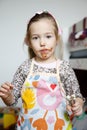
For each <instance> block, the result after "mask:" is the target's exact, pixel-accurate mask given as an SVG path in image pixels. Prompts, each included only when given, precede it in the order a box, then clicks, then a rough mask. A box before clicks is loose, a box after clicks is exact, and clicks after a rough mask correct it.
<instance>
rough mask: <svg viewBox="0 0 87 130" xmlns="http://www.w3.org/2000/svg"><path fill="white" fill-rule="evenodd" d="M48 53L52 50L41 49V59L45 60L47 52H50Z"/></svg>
mask: <svg viewBox="0 0 87 130" xmlns="http://www.w3.org/2000/svg"><path fill="white" fill-rule="evenodd" d="M50 51H52V48H50V49H43V50H41V55H42V57H43V58H46V57H47V54H48V52H50Z"/></svg>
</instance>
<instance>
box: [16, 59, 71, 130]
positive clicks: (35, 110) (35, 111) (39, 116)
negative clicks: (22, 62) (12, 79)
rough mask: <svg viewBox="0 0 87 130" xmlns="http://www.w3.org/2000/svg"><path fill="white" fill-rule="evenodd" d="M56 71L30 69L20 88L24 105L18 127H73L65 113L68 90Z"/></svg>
mask: <svg viewBox="0 0 87 130" xmlns="http://www.w3.org/2000/svg"><path fill="white" fill-rule="evenodd" d="M56 63H57V65H56V66H57V68H56V69H57V73H56V74H54V73H48V72H43V73H42V72H41V73H40V72H33V67H34V61H33V60H32V63H31V67H30V72H29V74H28V76H27V78H26V80H25V82H24V84H23V88H22V91H21V98H22V108H21V111H20V114H19V118H18V122H17V130H72V125H71V122H70V120H69V117H68V114H67V112H66V100H65V97H64V95H65V92H64V91H63V88H62V85H61V82H60V77H59V63H60V61H57V62H56Z"/></svg>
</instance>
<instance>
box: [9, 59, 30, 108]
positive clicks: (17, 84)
mask: <svg viewBox="0 0 87 130" xmlns="http://www.w3.org/2000/svg"><path fill="white" fill-rule="evenodd" d="M29 65H30V63H29V61H28V60H26V61H24V62H23V63H22V64H21V65H20V66H19V68H18V69H17V71H16V73H15V74H14V76H13V80H12V84H13V85H14V88H13V95H14V99H15V102H14V103H13V104H12V105H16V104H17V102H18V98H20V96H21V89H22V86H23V83H24V81H25V79H26V77H27V74H28V73H29Z"/></svg>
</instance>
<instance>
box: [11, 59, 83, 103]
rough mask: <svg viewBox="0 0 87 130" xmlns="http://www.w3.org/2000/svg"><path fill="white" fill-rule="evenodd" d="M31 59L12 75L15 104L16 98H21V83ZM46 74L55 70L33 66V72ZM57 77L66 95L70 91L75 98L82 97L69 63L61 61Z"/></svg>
mask: <svg viewBox="0 0 87 130" xmlns="http://www.w3.org/2000/svg"><path fill="white" fill-rule="evenodd" d="M31 62H32V60H31V59H26V60H25V61H24V62H23V63H22V64H21V65H20V66H19V68H18V69H17V71H16V73H15V74H14V77H13V80H12V84H13V85H14V88H13V94H14V97H15V103H14V104H16V103H17V101H18V98H20V96H21V89H22V86H23V83H24V81H25V79H26V78H27V75H28V73H29V70H30V66H31ZM43 71H45V72H47V71H49V73H51V72H54V73H56V68H55V67H54V68H52V69H51V68H50V67H49V68H46V67H39V66H38V65H37V64H35V65H34V68H33V72H43ZM59 76H60V80H61V83H62V85H63V87H64V90H65V92H66V95H71V93H72V91H73V92H74V93H75V95H76V97H82V94H81V93H80V88H79V84H78V81H77V78H76V75H75V73H74V71H73V69H72V68H71V66H70V64H69V62H67V61H65V60H61V63H60V66H59Z"/></svg>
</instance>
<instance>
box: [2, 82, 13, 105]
mask: <svg viewBox="0 0 87 130" xmlns="http://www.w3.org/2000/svg"><path fill="white" fill-rule="evenodd" d="M12 89H13V85H12V84H10V83H8V82H6V83H4V84H2V85H1V87H0V97H1V98H2V100H3V101H4V102H5V103H6V104H7V105H10V104H12V102H13V94H12Z"/></svg>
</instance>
